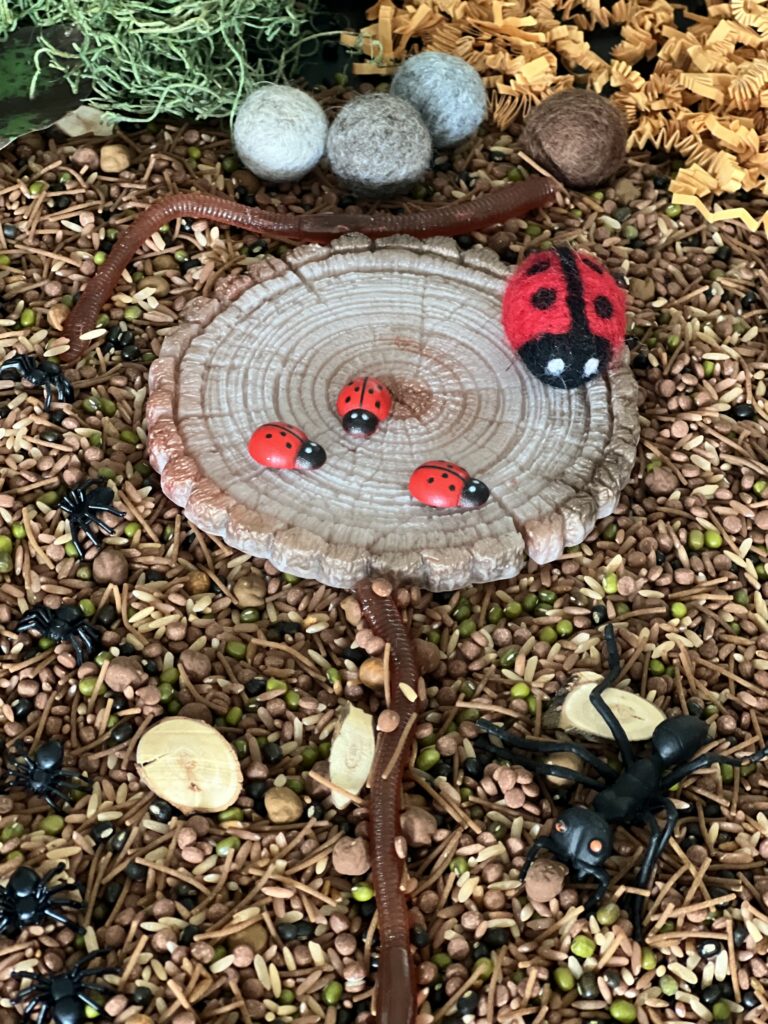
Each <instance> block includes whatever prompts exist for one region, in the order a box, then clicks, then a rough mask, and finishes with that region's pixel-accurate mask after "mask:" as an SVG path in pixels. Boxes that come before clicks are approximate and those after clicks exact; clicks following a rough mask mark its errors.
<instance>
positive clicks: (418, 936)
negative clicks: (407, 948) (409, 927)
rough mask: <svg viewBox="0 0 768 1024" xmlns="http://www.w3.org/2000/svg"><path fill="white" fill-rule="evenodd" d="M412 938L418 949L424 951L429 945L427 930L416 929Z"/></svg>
mask: <svg viewBox="0 0 768 1024" xmlns="http://www.w3.org/2000/svg"><path fill="white" fill-rule="evenodd" d="M411 938H412V939H413V944H414V946H415V947H416V948H417V949H424V947H425V946H428V945H429V932H428V931H427V930H426V928H414V929H413V933H412V935H411Z"/></svg>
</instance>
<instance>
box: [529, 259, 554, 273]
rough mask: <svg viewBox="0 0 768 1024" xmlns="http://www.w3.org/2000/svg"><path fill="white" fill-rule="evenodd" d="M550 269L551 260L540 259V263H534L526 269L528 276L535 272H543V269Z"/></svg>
mask: <svg viewBox="0 0 768 1024" xmlns="http://www.w3.org/2000/svg"><path fill="white" fill-rule="evenodd" d="M548 269H549V260H539V262H538V263H533V264H532V265H531V266H530V267H528V268H527V269H526V271H525V276H526V277H533V276H534V274H541V273H543V271H545V270H548Z"/></svg>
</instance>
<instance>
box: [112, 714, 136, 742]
mask: <svg viewBox="0 0 768 1024" xmlns="http://www.w3.org/2000/svg"><path fill="white" fill-rule="evenodd" d="M135 732H136V726H135V725H134V724H133V722H130V721H128V719H127V718H126V719H123V721H122V722H118V723H117V725H116V726H115V728H114V729H113V730H112V737H111V740H112V743H114V744H115V745H117V744H118V743H125V742H127V740H129V739H130V738H131V736H133V734H134V733H135Z"/></svg>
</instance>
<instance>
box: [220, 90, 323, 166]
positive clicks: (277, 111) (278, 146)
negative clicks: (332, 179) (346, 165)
mask: <svg viewBox="0 0 768 1024" xmlns="http://www.w3.org/2000/svg"><path fill="white" fill-rule="evenodd" d="M327 135H328V119H327V118H326V116H325V111H324V110H323V108H322V107H321V106H320V104H319V103H318V102H317V100H315V99H313V98H312V97H311V96H309V95H308V94H307V93H305V92H302V91H301V89H293V88H292V87H291V86H289V85H265V86H262V88H260V89H254V91H253V92H252V93H251V94H250V95H249V96H246V98H245V99H244V100H243V103H242V105H241V106H240V109H239V110H238V112H237V116H236V117H235V123H234V127H233V130H232V141H233V142H234V145H235V150H236V152H237V155H238V156H239V157H240V159H241V160H242V162H243V163H244V164H245V166H246V167H247V168H248V170H249V171H252V172H253V173H254V174H255V175H256V176H257V177H258V178H262V179H263V180H264V181H274V182H280V181H298V179H299V178H303V177H304V175H305V174H308V173H309V172H310V171H311V170H312V168H313V167H315V166H316V165H317V164H318V163H319V162H320V160H321V158H322V156H323V153H324V152H325V140H326V136H327Z"/></svg>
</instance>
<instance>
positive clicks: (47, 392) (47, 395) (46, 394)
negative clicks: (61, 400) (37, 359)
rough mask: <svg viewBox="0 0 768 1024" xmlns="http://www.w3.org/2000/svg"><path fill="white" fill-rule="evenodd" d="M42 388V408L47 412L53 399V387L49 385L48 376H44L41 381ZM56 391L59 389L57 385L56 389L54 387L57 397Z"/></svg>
mask: <svg viewBox="0 0 768 1024" xmlns="http://www.w3.org/2000/svg"><path fill="white" fill-rule="evenodd" d="M42 388H43V409H44V411H45V412H48V410H49V409H50V408H51V402H52V401H53V388H52V386H51V380H50V379H49V378H48V377H46V378H45V380H44V381H43V384H42ZM58 391H59V389H58V387H57V389H56V394H57V397H58Z"/></svg>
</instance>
